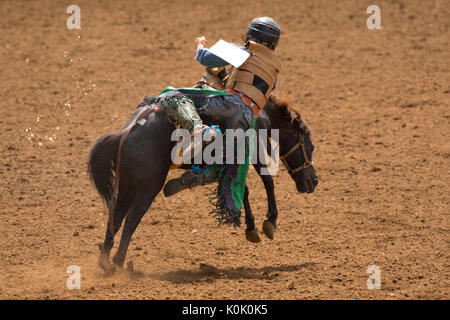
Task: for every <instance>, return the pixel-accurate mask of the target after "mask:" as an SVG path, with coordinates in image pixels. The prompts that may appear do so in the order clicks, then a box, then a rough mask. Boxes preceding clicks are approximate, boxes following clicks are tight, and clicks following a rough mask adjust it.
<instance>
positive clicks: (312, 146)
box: [311, 143, 314, 151]
mask: <svg viewBox="0 0 450 320" xmlns="http://www.w3.org/2000/svg"><path fill="white" fill-rule="evenodd" d="M311 151H314V145H313V144H312V143H311Z"/></svg>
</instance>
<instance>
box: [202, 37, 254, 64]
mask: <svg viewBox="0 0 450 320" xmlns="http://www.w3.org/2000/svg"><path fill="white" fill-rule="evenodd" d="M209 52H211V53H212V54H214V55H216V56H218V57H219V58H222V59H223V60H225V61H226V62H228V63H229V64H231V65H233V66H234V67H236V68H238V67H240V66H241V65H242V64H243V63H244V62H245V60H247V59H248V57H250V53H249V52H247V51H245V50H242V49H241V48H239V47H237V46H234V45H232V44H231V43H228V42H226V41H224V40H222V39H221V40H219V41H217V42H216V44H214V45H213V46H212V47H211V48H209Z"/></svg>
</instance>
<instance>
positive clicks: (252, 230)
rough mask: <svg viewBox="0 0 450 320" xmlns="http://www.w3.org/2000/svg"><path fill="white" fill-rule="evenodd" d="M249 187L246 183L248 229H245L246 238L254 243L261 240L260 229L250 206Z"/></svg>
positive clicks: (245, 202) (245, 197)
mask: <svg viewBox="0 0 450 320" xmlns="http://www.w3.org/2000/svg"><path fill="white" fill-rule="evenodd" d="M248 194H249V192H248V187H247V185H245V193H244V210H245V224H246V226H247V229H246V230H245V238H246V239H247V240H248V241H250V242H253V243H258V242H261V237H260V236H259V232H258V229H257V228H256V227H255V217H254V216H253V213H252V210H251V208H250V201H249V200H248Z"/></svg>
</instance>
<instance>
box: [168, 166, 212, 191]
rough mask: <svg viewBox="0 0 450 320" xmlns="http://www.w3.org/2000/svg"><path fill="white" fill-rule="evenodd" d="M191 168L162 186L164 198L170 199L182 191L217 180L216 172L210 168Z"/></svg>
mask: <svg viewBox="0 0 450 320" xmlns="http://www.w3.org/2000/svg"><path fill="white" fill-rule="evenodd" d="M193 168H194V169H191V170H188V171H186V172H185V173H183V174H182V175H181V176H180V177H179V178H175V179H171V180H169V181H168V182H167V183H166V185H165V186H164V196H165V197H170V196H173V195H174V194H175V193H178V192H180V191H182V190H184V189H188V188H194V187H196V186H204V185H207V184H210V183H213V182H216V181H217V180H218V176H219V175H218V171H217V170H214V168H212V167H209V168H207V169H204V170H200V169H199V167H197V166H193Z"/></svg>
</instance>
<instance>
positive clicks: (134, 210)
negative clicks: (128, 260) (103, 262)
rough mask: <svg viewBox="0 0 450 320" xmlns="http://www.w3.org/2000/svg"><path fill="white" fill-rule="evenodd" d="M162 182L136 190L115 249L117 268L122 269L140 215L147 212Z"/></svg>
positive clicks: (140, 217) (114, 259) (114, 260)
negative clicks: (117, 247) (117, 246)
mask: <svg viewBox="0 0 450 320" xmlns="http://www.w3.org/2000/svg"><path fill="white" fill-rule="evenodd" d="M163 183H164V180H162V182H161V183H160V184H159V185H157V186H155V185H150V186H148V187H140V189H139V190H138V191H137V193H136V197H135V198H134V200H133V204H132V205H131V208H130V210H129V211H128V214H127V216H126V218H125V225H124V227H123V231H122V237H121V239H120V244H119V249H118V250H117V253H116V255H115V256H114V258H113V263H114V265H115V266H117V267H118V268H120V269H122V267H123V263H124V262H125V257H126V254H127V250H128V245H129V244H130V240H131V237H132V236H133V234H134V232H135V231H136V228H137V226H138V224H139V222H140V221H141V219H142V217H143V216H144V214H145V213H146V212H147V210H148V208H150V205H151V204H152V202H153V200H154V199H155V197H156V195H157V194H158V193H159V192H160V191H161V188H162V186H163Z"/></svg>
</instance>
